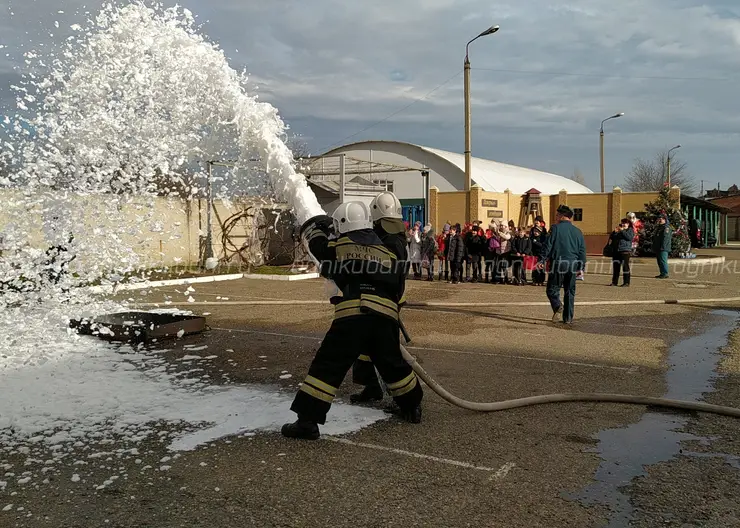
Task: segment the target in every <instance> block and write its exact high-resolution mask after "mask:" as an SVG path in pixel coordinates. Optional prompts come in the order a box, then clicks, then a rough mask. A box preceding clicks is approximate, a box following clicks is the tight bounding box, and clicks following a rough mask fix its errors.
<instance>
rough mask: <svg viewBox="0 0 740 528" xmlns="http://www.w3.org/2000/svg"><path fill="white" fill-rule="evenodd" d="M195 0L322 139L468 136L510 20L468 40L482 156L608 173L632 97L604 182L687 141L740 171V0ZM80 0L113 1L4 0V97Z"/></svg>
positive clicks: (475, 57)
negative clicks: (466, 77) (33, 47)
mask: <svg viewBox="0 0 740 528" xmlns="http://www.w3.org/2000/svg"><path fill="white" fill-rule="evenodd" d="M167 3H169V2H165V4H167ZM180 4H182V5H184V6H185V7H187V8H189V9H191V10H192V11H193V12H194V14H196V15H197V16H198V17H199V20H200V21H201V23H203V31H204V32H205V33H206V34H207V35H208V36H209V38H210V39H211V40H213V41H216V42H218V43H220V45H221V46H222V47H223V48H224V50H225V51H226V53H227V55H228V56H229V57H230V60H231V62H232V64H233V65H234V67H236V68H241V67H246V68H247V69H248V71H249V72H250V75H251V80H252V81H254V82H255V83H256V85H257V86H258V87H259V89H258V92H259V93H260V94H261V95H260V97H262V98H263V99H264V100H268V101H270V102H272V103H273V104H275V105H276V106H277V107H278V108H279V109H280V112H281V114H282V115H283V117H284V119H285V120H286V121H287V122H288V123H289V124H290V125H291V127H292V129H293V131H294V132H295V133H298V134H300V135H302V136H303V137H304V139H305V140H306V141H307V143H308V144H309V145H310V147H311V149H312V151H313V152H314V153H320V152H322V151H324V150H326V149H327V148H328V147H330V146H337V145H340V144H344V143H348V142H351V141H358V140H363V139H395V140H401V141H408V142H412V143H418V144H421V145H426V146H430V147H436V148H441V149H445V150H451V151H455V152H462V151H463V146H464V134H463V76H462V66H463V58H464V55H465V43H466V42H467V41H468V40H469V39H471V38H472V37H474V36H475V35H477V34H478V33H479V32H481V31H482V30H484V29H486V28H487V27H488V26H490V25H492V24H498V25H500V26H501V30H500V31H499V32H498V33H496V34H495V35H492V36H488V37H485V38H482V39H479V40H477V41H476V42H475V43H473V44H472V45H471V50H470V59H471V63H472V67H473V70H472V94H473V97H472V105H473V118H472V119H473V155H474V156H479V157H483V158H489V159H494V160H497V161H502V162H506V163H512V164H516V165H521V166H525V167H531V168H535V169H540V170H545V171H549V172H554V173H557V174H562V175H564V176H571V175H572V174H573V171H574V169H576V168H578V169H579V170H580V171H581V172H583V174H584V175H585V177H586V183H587V185H589V186H590V187H591V188H592V189H594V190H598V187H599V151H598V140H599V134H598V132H599V124H600V121H601V120H602V119H604V118H606V117H608V116H610V115H612V114H614V113H616V112H625V114H626V115H625V116H624V117H622V118H620V119H616V120H612V121H609V122H608V123H606V127H605V128H606V179H607V188H611V186H612V185H615V184H621V183H622V182H623V179H624V175H625V174H626V173H627V172H628V171H629V169H630V167H631V166H632V162H633V160H634V158H636V157H652V156H653V155H654V154H655V153H656V152H657V151H658V150H660V149H664V148H670V147H672V146H674V145H676V144H681V145H682V148H681V149H680V150H679V151H678V152H677V153H676V154H677V157H679V158H681V159H682V160H683V161H686V162H687V163H688V169H689V171H690V173H691V174H692V175H693V176H694V178H695V179H696V180H697V183H698V181H699V180H700V179H704V180H707V182H706V183H705V186H707V187H716V185H717V182H720V184H721V186H722V188H726V187H727V186H729V185H731V184H733V183H738V184H740V177H738V176H739V174H738V169H737V167H738V166H740V97H739V96H738V93H740V73H738V72H739V71H740V68H739V66H740V3H738V2H737V0H704V1H695V0H619V1H616V0H572V1H571V2H561V1H559V0H526V1H523V0H501V1H497V2H495V3H494V2H490V1H487V0H402V1H399V0H373V1H365V0H363V1H354V2H348V1H347V0H310V1H306V0H270V1H255V0H207V1H206V0H181V2H180ZM494 4H495V5H494ZM82 5H86V6H87V9H88V10H95V9H96V8H97V7H99V5H100V1H99V0H89V1H81V0H64V1H59V0H35V1H34V0H0V7H1V9H0V45H5V46H7V48H5V49H3V50H0V51H2V53H0V99H2V100H4V101H5V102H7V101H8V100H9V99H10V98H11V97H12V94H11V92H10V90H9V88H8V84H9V83H10V82H11V81H13V80H15V79H17V75H18V70H14V69H13V68H14V66H15V67H18V68H21V69H22V68H23V63H22V61H21V60H19V59H18V54H17V50H18V49H20V48H22V47H28V45H29V44H28V41H29V40H38V39H39V38H40V39H41V41H43V40H44V39H49V38H50V37H49V36H48V33H49V31H50V30H51V31H54V21H55V20H58V21H60V27H61V28H64V27H69V25H70V24H73V23H75V22H81V21H82V18H81V17H79V16H78V15H76V14H75V11H76V10H77V9H78V8H79V7H80V6H82ZM60 6H61V7H60ZM60 9H62V10H64V11H65V13H63V14H59V13H57V11H59V10H60ZM11 12H12V13H13V15H12V16H8V15H9V14H10V13H11ZM44 28H45V29H44ZM59 31H61V30H57V32H59ZM39 34H42V35H43V36H41V37H39ZM5 53H8V54H9V56H7V57H5ZM414 101H416V102H414ZM409 105H410V106H409ZM379 122H380V123H379Z"/></svg>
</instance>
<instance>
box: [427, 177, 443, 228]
mask: <svg viewBox="0 0 740 528" xmlns="http://www.w3.org/2000/svg"><path fill="white" fill-rule="evenodd" d="M429 222H431V224H432V227H433V228H434V230H435V233H440V232H442V229H441V228H440V223H439V188H438V187H437V186H436V185H432V186H431V187H429Z"/></svg>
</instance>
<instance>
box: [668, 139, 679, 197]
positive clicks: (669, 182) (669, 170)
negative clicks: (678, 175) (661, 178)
mask: <svg viewBox="0 0 740 528" xmlns="http://www.w3.org/2000/svg"><path fill="white" fill-rule="evenodd" d="M680 148H681V145H676V146H675V147H673V148H672V149H670V150H669V151H668V159H667V160H666V164H665V165H666V172H667V173H668V176H667V181H668V188H669V189H670V188H671V152H673V151H674V150H676V149H680Z"/></svg>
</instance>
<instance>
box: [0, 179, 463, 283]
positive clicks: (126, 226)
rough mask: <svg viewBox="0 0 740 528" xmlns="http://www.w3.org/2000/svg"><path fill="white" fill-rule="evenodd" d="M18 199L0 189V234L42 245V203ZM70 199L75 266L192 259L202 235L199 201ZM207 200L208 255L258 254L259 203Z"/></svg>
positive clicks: (188, 262)
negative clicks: (225, 228) (78, 236)
mask: <svg viewBox="0 0 740 528" xmlns="http://www.w3.org/2000/svg"><path fill="white" fill-rule="evenodd" d="M22 198H23V195H22V193H20V192H19V191H16V190H8V189H3V190H0V204H2V207H0V237H1V236H2V235H3V234H4V233H7V232H8V231H9V230H10V229H12V227H13V224H17V225H18V228H19V230H21V231H22V232H23V233H28V232H30V237H27V239H28V240H29V243H30V245H31V246H32V247H34V248H37V249H41V250H44V249H46V248H48V247H49V245H50V241H49V239H48V236H47V235H45V233H44V227H43V226H44V215H43V214H42V206H41V205H34V206H33V207H30V208H29V207H27V205H26V204H27V203H29V200H28V199H22ZM462 198H463V203H464V196H463V197H462ZM71 204H72V207H71V210H72V211H73V212H72V214H71V223H72V226H73V228H72V232H73V233H74V232H75V231H77V232H78V233H84V234H85V237H84V240H78V243H80V244H81V251H80V254H79V255H78V259H77V260H76V261H75V262H74V265H75V266H85V267H86V268H89V269H101V270H102V268H103V267H104V266H105V265H106V264H107V263H108V262H110V258H100V253H101V252H102V251H105V252H107V253H108V255H113V258H115V259H118V262H119V263H121V264H124V265H125V264H130V265H132V266H137V267H144V268H151V267H156V266H162V265H165V266H194V265H197V264H198V257H199V243H200V236H201V235H203V236H205V234H206V233H205V229H206V204H205V201H204V200H195V201H185V200H181V199H178V198H166V197H136V198H133V199H131V200H130V201H127V202H125V203H122V204H121V205H118V201H116V200H112V199H111V197H110V196H87V197H75V198H74V199H73V200H72V201H71ZM213 205H214V209H213V219H212V224H213V234H212V238H213V249H214V255H215V256H216V257H217V258H219V259H223V258H224V257H225V256H226V255H227V254H228V255H229V256H231V257H232V261H235V260H240V259H239V258H238V256H237V252H236V250H237V249H238V248H240V247H242V246H243V245H244V244H251V245H252V247H253V248H254V249H253V250H255V251H256V252H257V253H260V251H261V249H260V248H259V247H257V246H259V243H257V242H258V240H257V233H256V230H255V224H257V225H259V222H261V220H260V216H259V215H261V210H262V207H264V206H265V204H264V203H263V202H262V201H261V200H259V199H257V200H254V199H237V200H234V201H232V202H223V201H220V200H215V201H214V204H213ZM248 207H252V211H250V213H253V214H256V215H257V220H258V221H257V222H255V218H253V217H248V218H242V219H239V220H237V221H235V222H233V225H232V229H231V230H230V232H229V237H228V240H227V241H226V248H224V241H223V240H222V234H223V233H222V230H221V225H222V223H224V222H227V221H228V219H229V218H231V217H232V215H234V214H236V213H239V212H240V211H243V210H245V209H246V208H248ZM262 223H264V222H262ZM80 225H81V226H82V227H79V226H80ZM74 226H78V227H77V229H75V228H74ZM99 248H105V249H104V250H102V249H99ZM253 250H250V256H251V255H253V254H254V253H253V252H252V251H253ZM259 256H261V255H257V257H258V259H259ZM258 261H259V260H258Z"/></svg>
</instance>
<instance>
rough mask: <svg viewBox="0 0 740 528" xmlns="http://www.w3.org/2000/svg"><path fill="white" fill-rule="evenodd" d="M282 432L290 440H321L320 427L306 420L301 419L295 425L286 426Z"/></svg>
mask: <svg viewBox="0 0 740 528" xmlns="http://www.w3.org/2000/svg"><path fill="white" fill-rule="evenodd" d="M280 432H281V433H283V436H287V437H288V438H300V439H301V440H318V439H319V425H318V424H317V423H316V422H312V421H310V420H304V419H301V418H300V417H299V418H298V419H297V420H296V421H295V422H293V423H289V424H285V425H284V426H283V428H282V429H281V430H280Z"/></svg>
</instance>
